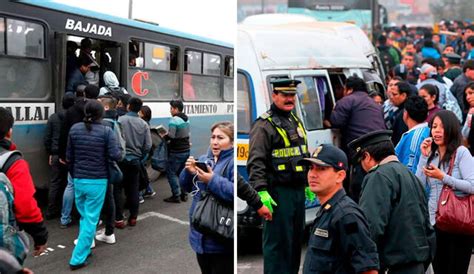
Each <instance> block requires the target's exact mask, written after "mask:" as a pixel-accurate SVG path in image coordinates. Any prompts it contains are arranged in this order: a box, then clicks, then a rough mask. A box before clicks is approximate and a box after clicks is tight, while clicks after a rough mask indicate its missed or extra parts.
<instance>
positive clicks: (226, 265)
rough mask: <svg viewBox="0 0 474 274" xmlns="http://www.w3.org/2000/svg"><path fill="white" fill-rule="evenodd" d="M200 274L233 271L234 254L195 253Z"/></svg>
mask: <svg viewBox="0 0 474 274" xmlns="http://www.w3.org/2000/svg"><path fill="white" fill-rule="evenodd" d="M196 257H197V261H198V264H199V267H200V268H201V273H202V274H227V273H229V274H232V273H234V254H233V253H229V254H220V253H217V254H212V253H207V254H196Z"/></svg>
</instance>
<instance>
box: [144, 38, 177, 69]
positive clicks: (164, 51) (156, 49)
mask: <svg viewBox="0 0 474 274" xmlns="http://www.w3.org/2000/svg"><path fill="white" fill-rule="evenodd" d="M177 59H178V49H177V48H172V47H169V46H164V45H158V44H150V43H145V68H147V69H153V70H167V71H169V70H176V68H177V66H176V64H177V63H178V62H177ZM171 64H173V66H172V65H171Z"/></svg>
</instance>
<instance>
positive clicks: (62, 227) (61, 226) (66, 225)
mask: <svg viewBox="0 0 474 274" xmlns="http://www.w3.org/2000/svg"><path fill="white" fill-rule="evenodd" d="M70 226H72V222H69V223H67V224H59V228H61V229H66V228H68V227H70Z"/></svg>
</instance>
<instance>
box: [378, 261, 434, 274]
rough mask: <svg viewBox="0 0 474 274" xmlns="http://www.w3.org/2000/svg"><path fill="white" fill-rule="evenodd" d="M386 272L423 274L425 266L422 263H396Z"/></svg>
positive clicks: (390, 273) (392, 273) (393, 273)
mask: <svg viewBox="0 0 474 274" xmlns="http://www.w3.org/2000/svg"><path fill="white" fill-rule="evenodd" d="M387 273H388V274H424V273H425V266H424V264H423V263H412V264H404V265H397V266H394V267H391V268H389V269H388V272H387Z"/></svg>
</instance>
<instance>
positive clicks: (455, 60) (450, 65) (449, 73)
mask: <svg viewBox="0 0 474 274" xmlns="http://www.w3.org/2000/svg"><path fill="white" fill-rule="evenodd" d="M443 61H444V64H445V66H446V72H445V73H444V76H445V77H447V78H449V79H450V80H451V81H454V79H456V77H458V76H459V75H461V74H462V69H461V56H459V55H457V54H456V53H446V54H444V55H443Z"/></svg>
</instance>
